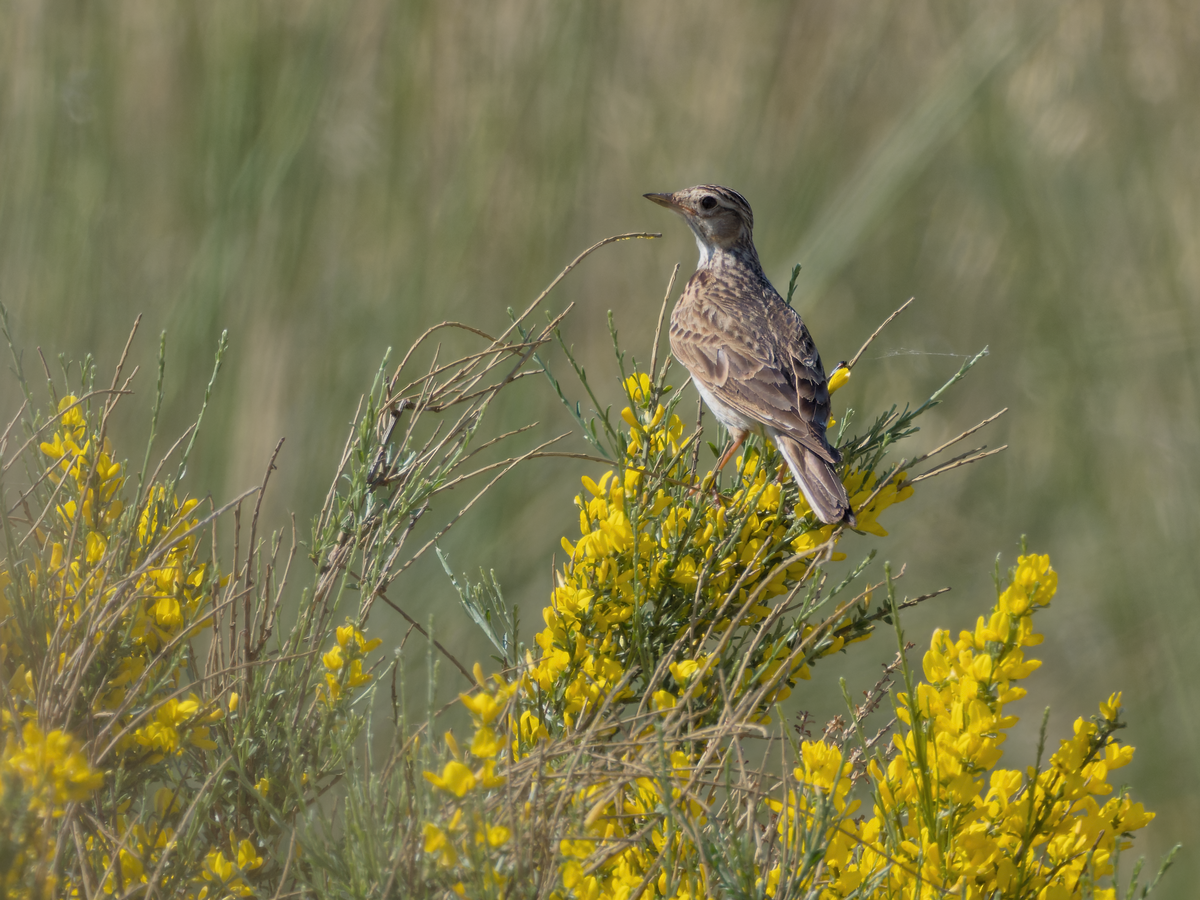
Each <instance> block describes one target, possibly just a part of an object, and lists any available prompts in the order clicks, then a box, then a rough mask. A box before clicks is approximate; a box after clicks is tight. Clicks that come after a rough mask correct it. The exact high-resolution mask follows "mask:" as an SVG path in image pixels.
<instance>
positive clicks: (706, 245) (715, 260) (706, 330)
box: [643, 184, 856, 526]
mask: <svg viewBox="0 0 1200 900" xmlns="http://www.w3.org/2000/svg"><path fill="white" fill-rule="evenodd" d="M643 196H645V197H646V199H648V200H652V201H654V202H655V203H657V204H658V205H659V206H664V207H666V208H667V209H669V210H671V211H672V212H675V213H678V214H679V215H680V216H682V217H683V220H684V221H685V222H686V223H687V224H688V227H689V228H691V230H692V233H693V234H694V235H695V236H696V244H697V246H699V248H700V262H699V264H698V265H697V267H696V271H695V273H694V274H693V275H692V277H691V278H690V279H689V280H688V283H687V286H686V287H685V288H684V290H683V294H682V296H681V297H680V298H679V302H678V303H676V304H675V309H674V310H673V311H672V313H671V328H670V340H671V352H672V353H673V354H674V355H675V358H676V359H678V360H679V362H680V363H682V364H683V366H684V367H685V368H686V369H687V370H688V372H689V373H690V374H691V376H692V382H693V383H694V384H695V385H696V389H697V390H698V391H699V392H700V396H701V397H702V398H703V399H704V402H705V404H707V406H708V408H709V409H710V410H712V412H713V415H715V416H716V417H717V419H718V420H719V421H720V422H721V424H722V425H724V426H725V428H726V429H728V431H729V434H730V436H731V437H732V443H731V444H730V446H729V449H728V450H726V451H725V453H724V455H723V456H722V457H721V460H720V462H719V463H718V464H717V469H716V471H717V472H720V471H721V469H722V468H724V466H725V464H726V463H728V462H729V460H730V459H731V458H732V457H733V455H734V454H735V453H736V452H737V450H738V448H739V447H741V446H742V444H743V443H744V442H745V440H746V438H747V437H748V436H749V435H750V434H752V433H754V434H760V435H762V436H764V437H767V438H769V439H770V440H771V441H772V442H773V443H774V444H775V446H776V447H777V448H778V449H779V451H780V453H782V454H783V457H784V459H785V460H787V464H788V468H789V469H791V472H792V475H793V476H794V477H795V480H796V483H797V484H798V485H799V486H800V490H801V491H802V492H803V493H804V497H805V499H806V500H808V505H809V506H810V507H811V508H812V510H813V512H814V513H816V516H817V518H818V519H820V520H821V521H822V522H823V523H825V524H827V525H828V524H834V523H841V522H845V523H846V524H848V525H850V526H854V525H855V524H856V522H855V518H854V511H853V510H852V509H851V508H850V501H849V498H848V497H847V496H846V488H845V487H844V486H843V485H842V480H841V478H839V477H838V471H837V466H838V464H839V463H840V462H841V461H842V457H841V454H840V453H839V452H838V451H837V449H836V448H835V447H833V446H831V445H830V443H829V441H828V440H827V439H826V437H825V429H826V427H827V424H828V421H829V410H830V401H829V382H828V379H827V378H826V377H825V369H824V367H823V366H822V365H821V356H820V354H819V353H818V352H817V347H816V344H815V343H814V342H813V339H812V336H811V335H810V334H809V333H808V328H807V327H805V325H804V321H803V320H802V319H801V318H800V315H799V313H797V312H796V311H795V310H794V309H792V307H791V306H789V305H788V304H787V303H786V302H785V301H784V299H783V298H782V297H781V296H779V292H778V291H776V290H775V288H774V287H773V286H772V285H771V282H770V281H769V280H768V279H767V276H766V275H765V274H764V273H763V269H762V264H761V263H760V262H759V259H758V251H757V250H756V249H755V247H754V213H753V212H752V211H751V210H750V204H749V203H748V202H747V201H746V198H745V197H743V196H742V195H741V194H739V193H738V192H737V191H735V190H732V189H730V188H727V187H721V186H720V185H715V184H701V185H697V186H696V187H690V188H685V189H684V190H681V191H675V192H674V193H670V194H645V195H643Z"/></svg>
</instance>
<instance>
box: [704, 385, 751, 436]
mask: <svg viewBox="0 0 1200 900" xmlns="http://www.w3.org/2000/svg"><path fill="white" fill-rule="evenodd" d="M692 384H694V385H695V386H696V390H697V391H699V392H700V396H701V398H702V399H703V400H704V405H705V406H707V407H708V408H709V410H711V412H712V414H713V415H714V416H716V417H717V421H719V422H720V423H721V424H722V425H724V426H725V427H726V428H727V429H728V430H729V432H730V434H740V433H741V432H743V431H750V432H754V433H756V434H762V423H761V422H755V421H754V420H752V419H747V418H746V417H745V416H743V415H742V414H741V413H740V412H738V411H737V410H735V409H732V408H731V407H729V406H726V405H725V404H724V403H722V402H721V401H720V400H718V399H717V398H716V397H714V396H713V395H712V394H711V393H710V392H709V391H708V389H707V388H705V387H704V385H702V384H701V383H700V381H699V379H697V378H692Z"/></svg>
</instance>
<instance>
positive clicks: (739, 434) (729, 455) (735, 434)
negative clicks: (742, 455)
mask: <svg viewBox="0 0 1200 900" xmlns="http://www.w3.org/2000/svg"><path fill="white" fill-rule="evenodd" d="M729 434H730V436H731V437H732V438H733V443H732V444H730V445H729V449H728V450H726V451H725V453H724V454H722V456H721V460H720V462H718V463H717V467H716V468H715V469H713V480H712V493H713V499H714V500H716V501H717V502H720V500H721V492H720V491H719V490H717V476H718V475H720V474H721V470H722V469H723V468H725V464H726V463H728V462H729V460H731V459H733V454H735V453H737V451H738V448H739V447H741V446H742V444H744V443H746V437H747V436H748V435H749V434H750V432H748V431H731V432H730V433H729Z"/></svg>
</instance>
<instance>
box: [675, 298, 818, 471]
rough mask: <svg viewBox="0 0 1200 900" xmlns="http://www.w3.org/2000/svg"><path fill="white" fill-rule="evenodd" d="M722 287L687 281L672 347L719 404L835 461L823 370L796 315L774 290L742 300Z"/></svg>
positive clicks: (677, 308)
mask: <svg viewBox="0 0 1200 900" xmlns="http://www.w3.org/2000/svg"><path fill="white" fill-rule="evenodd" d="M714 288H715V290H714ZM724 293H725V291H722V290H721V289H720V287H718V285H716V284H714V283H712V282H710V283H709V284H703V283H693V284H689V285H688V290H687V291H686V292H685V295H684V297H683V298H681V300H680V302H679V304H677V305H676V307H675V311H674V314H673V315H672V316H671V332H670V337H671V350H672V352H674V354H675V356H676V357H678V359H679V361H680V362H681V363H683V364H684V366H686V367H687V369H688V371H689V372H691V373H692V375H693V376H694V377H696V378H698V379H700V380H701V381H702V382H703V384H704V386H705V388H706V389H707V390H708V391H710V392H711V393H712V394H713V396H714V397H716V399H717V400H719V401H720V402H721V403H723V404H725V405H726V406H729V407H731V408H732V409H734V410H735V411H737V412H738V413H740V414H741V415H743V416H744V417H746V418H747V419H750V420H752V421H755V422H762V423H764V424H766V425H770V426H772V427H773V428H776V429H778V430H779V431H782V432H784V433H785V434H787V435H788V436H789V437H791V438H792V439H793V440H795V441H796V442H798V443H800V444H802V445H803V446H805V447H807V448H808V449H810V450H812V451H813V452H814V453H816V454H817V455H818V456H820V457H821V458H822V459H825V460H827V461H829V462H831V463H836V462H839V461H840V459H841V456H840V454H839V453H838V452H837V451H836V450H835V449H833V448H832V447H830V446H829V443H828V441H826V439H825V423H826V421H828V419H829V386H828V384H827V382H826V379H825V371H824V369H823V368H822V366H821V358H820V355H819V354H818V353H817V348H816V346H815V345H814V344H813V340H812V337H811V336H810V335H809V333H808V329H807V328H805V327H804V323H803V322H802V321H801V319H800V317H799V316H798V315H797V314H796V312H795V311H794V310H793V309H792V308H791V307H789V306H788V305H787V304H786V303H784V302H783V300H782V298H779V297H778V295H776V296H775V297H774V301H775V302H771V298H769V297H766V296H765V294H764V295H762V296H763V301H764V302H762V303H746V302H745V300H746V298H745V295H744V294H742V292H741V291H739V294H740V295H741V296H740V298H739V301H738V302H737V303H730V302H727V298H726V297H724V296H722V295H723V294H724ZM772 293H773V291H772Z"/></svg>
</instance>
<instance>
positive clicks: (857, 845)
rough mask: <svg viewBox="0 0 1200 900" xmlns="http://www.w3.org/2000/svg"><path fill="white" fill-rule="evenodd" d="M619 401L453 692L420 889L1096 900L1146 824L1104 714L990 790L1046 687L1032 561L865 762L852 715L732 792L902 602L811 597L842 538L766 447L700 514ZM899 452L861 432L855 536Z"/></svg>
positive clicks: (892, 487) (1040, 567)
mask: <svg viewBox="0 0 1200 900" xmlns="http://www.w3.org/2000/svg"><path fill="white" fill-rule="evenodd" d="M842 383H844V378H843V379H842ZM625 388H626V392H627V394H628V397H629V400H630V405H629V406H628V407H627V408H626V409H625V410H624V411H623V412H622V415H621V418H622V420H623V421H624V422H625V424H626V425H627V426H628V432H627V433H625V434H624V446H623V447H621V448H620V451H621V456H620V459H619V462H618V465H617V466H616V467H614V468H613V469H612V470H611V471H609V472H606V473H604V475H603V476H602V477H601V478H599V479H598V480H593V479H591V478H588V477H584V478H583V486H584V491H583V492H582V493H581V494H580V495H579V496H578V497H576V499H575V503H576V506H577V507H578V509H579V537H578V538H577V539H574V540H568V539H566V538H564V539H563V541H562V549H563V551H564V553H565V554H566V557H567V559H566V562H565V563H564V564H563V566H562V569H561V570H560V572H559V573H558V574H557V575H556V585H555V587H554V589H553V591H552V594H551V599H550V603H549V605H548V606H547V607H546V608H545V610H544V611H543V618H544V624H545V627H544V628H543V629H542V630H541V631H540V632H538V634H537V635H536V638H535V644H536V649H535V650H531V651H526V654H525V658H524V665H523V666H517V667H516V668H514V669H512V670H510V671H508V672H506V673H499V674H496V675H493V676H491V677H490V678H485V677H484V674H483V672H482V670H481V669H480V668H479V667H478V666H477V667H476V674H475V679H476V682H477V687H476V690H475V691H473V692H471V693H465V694H463V695H461V702H462V704H463V705H464V706H465V708H466V709H467V710H468V712H469V713H470V715H471V718H472V721H473V723H474V732H473V736H472V738H471V740H470V742H469V743H465V744H462V745H460V743H459V742H458V741H457V740H456V739H455V738H454V736H453V734H451V733H447V734H446V736H445V742H446V748H447V751H448V754H449V756H450V758H449V759H447V760H446V761H445V763H444V765H442V767H441V768H440V769H434V770H427V771H426V772H425V778H426V780H427V781H428V782H429V783H430V784H431V785H433V787H434V788H435V789H436V790H437V791H438V792H439V794H440V796H441V802H440V803H439V804H438V805H437V806H436V807H435V809H437V810H438V815H436V816H434V817H431V818H429V819H427V820H426V821H425V822H424V823H423V838H424V840H423V849H424V851H425V852H426V854H427V855H428V857H429V858H430V860H432V861H433V862H434V863H435V865H436V867H437V869H438V870H439V871H440V872H442V873H443V874H442V876H441V877H440V878H439V879H438V880H437V883H442V884H446V885H449V887H450V888H451V889H452V890H453V891H455V892H456V893H458V894H459V895H461V896H470V897H502V896H512V895H514V891H515V892H516V893H520V892H521V891H522V890H524V889H528V890H529V891H530V893H531V894H532V893H539V894H542V895H545V894H546V893H548V895H549V896H551V897H556V898H563V900H566V898H583V900H599V898H621V900H626V898H631V897H647V898H694V897H707V896H727V895H728V896H733V895H739V896H740V895H746V896H764V897H783V896H788V897H795V896H806V897H807V896H812V897H820V898H822V900H834V898H880V900H883V898H914V900H916V898H925V897H930V898H932V897H949V896H953V897H959V896H962V897H975V898H985V897H986V898H992V897H996V898H1001V897H1003V898H1025V897H1028V898H1039V900H1049V898H1058V897H1063V898H1068V897H1085V896H1086V897H1115V894H1114V893H1113V891H1114V888H1111V887H1100V886H1099V885H1100V884H1101V882H1102V881H1103V879H1105V878H1107V877H1109V876H1110V875H1111V874H1112V871H1113V867H1112V859H1113V857H1114V855H1115V854H1116V853H1117V852H1118V851H1119V850H1120V849H1123V848H1126V847H1128V841H1127V840H1126V838H1125V837H1124V835H1127V834H1128V833H1130V832H1133V831H1136V830H1137V829H1139V828H1142V827H1143V826H1145V825H1146V824H1147V823H1148V822H1149V821H1150V820H1151V819H1152V817H1153V816H1152V814H1149V813H1146V812H1145V811H1144V810H1143V809H1142V807H1141V805H1140V804H1137V803H1135V802H1134V801H1132V800H1131V799H1130V798H1129V797H1128V796H1125V795H1121V794H1114V791H1113V788H1112V786H1111V785H1110V784H1108V783H1107V781H1106V777H1107V773H1108V771H1109V770H1111V769H1114V768H1117V767H1119V766H1121V765H1124V764H1125V763H1127V762H1128V760H1129V758H1130V757H1131V755H1132V748H1127V747H1122V746H1121V745H1119V744H1118V743H1117V742H1116V739H1115V737H1114V733H1115V731H1116V729H1117V728H1118V727H1120V725H1119V722H1118V714H1119V696H1116V697H1112V698H1109V699H1108V700H1107V701H1105V702H1104V703H1103V704H1101V716H1100V718H1099V719H1097V720H1095V721H1093V722H1088V723H1085V722H1084V721H1083V720H1080V721H1078V722H1077V723H1076V726H1075V734H1074V737H1073V738H1070V739H1068V740H1065V741H1063V742H1062V745H1061V747H1060V749H1059V750H1058V751H1057V752H1056V753H1053V754H1052V755H1051V756H1050V757H1049V759H1048V760H1047V761H1046V762H1045V763H1044V764H1043V763H1041V762H1039V763H1038V764H1037V765H1036V766H1034V767H1032V768H1030V769H1028V770H1020V769H1014V770H1009V769H1004V768H1001V767H1000V762H1001V758H1002V745H1003V743H1004V740H1005V737H1006V733H1007V731H1008V730H1009V729H1011V728H1012V727H1013V726H1014V725H1015V724H1016V722H1017V717H1016V716H1015V715H1013V714H1012V713H1011V712H1010V711H1009V710H1007V709H1006V706H1007V705H1008V704H1011V703H1014V702H1016V701H1017V700H1019V699H1020V698H1021V697H1022V696H1024V689H1023V688H1022V687H1019V686H1018V685H1017V682H1019V681H1021V680H1022V679H1024V678H1026V677H1027V676H1029V675H1030V674H1031V673H1032V672H1033V671H1034V670H1035V669H1036V668H1037V666H1038V662H1037V661H1036V660H1034V659H1031V658H1028V657H1027V656H1026V648H1029V647H1032V646H1035V645H1037V644H1038V643H1040V641H1041V638H1040V635H1038V634H1037V633H1036V632H1035V631H1034V630H1033V628H1032V616H1033V614H1034V612H1035V611H1037V610H1040V609H1043V608H1045V607H1046V606H1048V605H1049V603H1050V600H1051V598H1052V597H1053V594H1054V590H1055V587H1056V575H1055V573H1054V570H1053V569H1052V568H1050V565H1049V560H1048V558H1046V557H1039V556H1033V555H1025V556H1022V557H1021V558H1020V560H1019V561H1018V565H1017V567H1016V568H1015V570H1014V572H1013V574H1012V577H1011V583H1010V584H1009V586H1008V587H1007V588H1005V590H1004V591H1003V592H1002V593H1001V595H1000V597H999V599H998V602H997V605H996V606H995V608H994V609H993V610H992V612H991V613H990V614H989V615H988V616H987V617H985V618H981V619H980V620H979V624H978V625H977V627H976V629H975V630H974V631H973V632H963V633H962V634H961V635H960V636H959V638H958V640H957V641H954V640H952V639H951V637H950V636H949V635H948V634H947V633H946V632H944V631H938V632H936V633H935V635H934V638H933V641H932V646H931V649H930V651H929V653H928V654H926V656H925V658H924V668H925V675H926V681H924V682H921V683H917V682H916V680H915V678H914V676H913V674H912V672H911V671H910V669H909V665H908V660H907V657H906V656H905V655H904V653H903V652H902V653H901V654H900V656H899V658H898V661H897V664H896V666H897V667H898V668H899V669H900V670H901V671H902V673H903V677H904V679H905V680H904V684H903V689H902V690H897V691H896V692H895V693H894V703H895V704H896V719H897V720H898V721H897V723H896V727H897V730H896V731H894V732H893V733H892V734H891V743H890V744H887V743H880V740H881V738H882V737H883V736H884V735H883V733H882V732H881V733H880V735H877V736H876V738H875V739H873V740H872V741H870V742H869V743H868V742H867V741H866V740H865V738H864V737H863V735H862V734H861V730H862V729H861V724H860V719H861V715H865V713H864V711H863V710H852V712H853V714H854V719H855V721H854V726H855V727H853V728H851V727H843V728H841V729H840V730H839V729H838V728H836V727H834V726H833V725H831V727H830V729H827V731H826V735H825V737H824V738H822V739H819V740H812V739H802V740H800V741H799V742H798V743H796V744H795V745H793V748H792V753H793V756H794V761H793V763H792V764H791V765H790V766H788V767H787V768H786V769H785V771H782V772H779V771H777V770H776V771H775V773H774V774H767V773H766V772H764V770H762V769H759V771H758V774H757V775H756V776H754V777H751V776H750V775H748V774H747V769H748V764H747V761H746V756H747V755H748V754H749V753H751V752H752V751H750V750H749V749H748V748H747V747H746V746H745V745H746V744H747V743H748V741H749V739H751V738H758V739H761V738H763V737H767V736H768V735H770V734H772V733H774V734H775V735H776V738H775V739H776V740H778V739H779V738H781V737H783V735H781V734H779V733H778V731H775V732H771V731H770V730H769V728H770V725H771V719H772V712H773V710H775V709H776V708H777V704H778V703H779V702H780V701H782V700H783V699H784V698H786V697H787V696H788V694H789V693H790V691H791V690H792V689H793V688H794V687H795V686H796V684H797V683H798V682H799V681H802V680H805V679H807V678H808V677H809V667H810V666H811V665H813V664H815V663H817V662H818V661H820V660H822V659H824V658H826V657H828V656H829V655H830V654H832V653H835V652H837V651H842V650H845V649H846V648H847V647H848V646H849V645H851V644H853V643H856V642H859V641H861V640H863V639H864V638H867V637H869V636H870V634H871V633H872V629H873V628H874V626H875V624H876V623H877V622H878V621H880V620H882V619H887V620H889V621H892V622H893V623H895V625H896V627H897V628H898V627H899V604H897V602H896V600H895V597H894V594H893V588H892V584H891V582H890V580H889V581H888V583H887V585H886V590H883V586H882V585H874V586H872V585H867V586H865V587H864V588H863V589H862V590H860V591H859V593H858V594H857V595H855V596H853V597H852V598H851V599H849V600H844V601H841V602H838V601H839V599H840V597H839V594H840V593H841V591H842V590H843V589H844V588H845V587H846V585H847V584H849V583H851V582H852V581H854V579H855V578H856V577H857V576H858V575H859V574H860V572H861V570H862V567H861V566H860V567H858V568H857V569H855V570H854V571H853V572H852V573H851V575H850V576H849V577H847V578H846V579H845V581H843V582H842V583H841V584H840V585H839V584H835V583H833V582H832V581H831V580H830V577H829V575H828V574H827V571H826V570H827V567H828V564H829V563H830V562H834V561H837V560H839V559H844V558H845V557H844V556H843V554H841V553H839V552H838V551H837V550H835V547H836V546H837V545H838V544H839V542H841V541H842V540H843V539H845V537H846V535H847V534H848V530H847V529H845V528H841V527H835V526H829V525H822V524H821V523H820V522H819V521H816V520H815V519H814V518H813V517H812V516H811V515H809V514H808V512H809V511H808V509H807V507H806V506H805V504H804V501H803V496H802V495H801V494H799V492H797V491H796V489H795V488H794V486H791V485H790V484H789V480H790V479H789V478H788V476H787V474H786V472H787V470H786V467H785V466H783V465H781V464H780V463H779V460H778V457H776V456H775V455H774V453H773V452H770V448H769V447H768V448H765V451H766V452H764V451H763V450H759V451H749V452H747V453H746V454H745V455H744V457H743V459H742V461H741V462H740V463H739V466H738V468H737V471H736V473H735V474H734V476H733V478H732V483H731V484H728V485H727V486H725V487H724V488H723V489H721V490H719V491H713V490H711V489H710V485H712V484H713V482H714V480H715V475H714V473H712V472H710V473H708V474H707V475H705V476H703V477H698V475H697V473H696V471H695V469H694V463H693V464H689V461H688V457H689V451H690V450H691V449H692V447H693V446H694V441H695V436H694V435H693V436H691V437H685V434H684V428H683V425H682V422H681V420H680V419H679V418H678V417H677V416H676V415H674V414H673V413H672V412H671V411H670V409H669V408H668V407H666V406H664V404H663V403H661V402H659V401H658V397H659V396H660V395H661V394H662V392H663V389H662V388H656V387H655V385H654V384H653V383H652V382H651V380H650V378H649V377H648V376H646V375H643V374H635V375H634V376H631V377H629V378H628V379H627V380H626V381H625ZM905 427H907V425H906V426H905ZM895 436H896V435H895V434H894V433H893V434H892V435H887V434H885V433H882V432H881V431H880V430H878V429H876V430H873V431H872V432H871V433H869V434H868V436H867V438H866V439H862V440H857V441H855V442H854V443H852V445H851V446H852V447H854V448H855V449H856V450H857V452H853V451H852V452H850V453H848V454H847V456H848V460H847V461H848V467H847V468H848V471H847V474H846V476H845V483H846V487H847V492H848V494H849V495H850V497H851V498H852V504H853V505H854V508H855V510H856V512H857V515H858V523H859V529H858V530H860V531H863V532H867V533H870V534H875V535H879V536H884V535H886V533H887V532H886V531H884V529H883V527H882V525H881V524H880V522H879V516H880V513H882V512H883V511H884V510H886V509H888V508H889V507H890V506H892V505H894V504H895V503H897V502H901V501H903V500H904V499H906V498H907V497H909V496H911V495H912V492H913V487H912V483H911V482H909V481H907V480H906V475H905V473H904V472H897V471H895V470H894V469H893V470H890V471H884V472H880V471H879V464H880V460H881V454H879V453H878V452H877V449H878V445H879V444H886V443H889V442H890V441H891V440H892V439H894V438H895ZM901 436H902V435H901ZM694 459H695V457H694V456H692V460H694ZM877 594H878V595H881V596H885V597H886V599H883V600H881V602H880V603H879V604H878V606H877V607H875V608H874V609H873V608H872V598H873V596H875V595H877ZM901 644H902V646H903V640H901ZM886 689H887V686H886V685H882V686H877V695H878V696H876V698H875V702H878V701H879V700H881V699H882V698H883V696H885V693H886ZM910 698H916V699H915V700H913V699H910ZM860 714H861V715H860ZM872 747H873V748H874V749H873V750H872V749H871V748H872ZM757 752H758V753H761V751H757ZM514 797H515V798H526V799H524V800H523V801H522V802H514V800H513V798H514ZM864 804H865V807H864ZM864 809H865V810H866V811H867V812H868V813H869V814H864ZM554 835H557V836H558V837H557V838H555V837H553V836H554ZM531 858H532V859H537V858H540V859H541V860H542V866H541V867H540V868H539V867H531V866H530V862H529V860H530V859H531ZM531 879H532V885H533V886H530V885H531Z"/></svg>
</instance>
